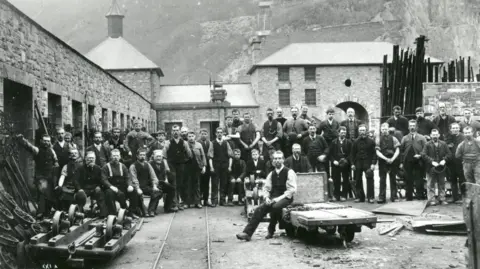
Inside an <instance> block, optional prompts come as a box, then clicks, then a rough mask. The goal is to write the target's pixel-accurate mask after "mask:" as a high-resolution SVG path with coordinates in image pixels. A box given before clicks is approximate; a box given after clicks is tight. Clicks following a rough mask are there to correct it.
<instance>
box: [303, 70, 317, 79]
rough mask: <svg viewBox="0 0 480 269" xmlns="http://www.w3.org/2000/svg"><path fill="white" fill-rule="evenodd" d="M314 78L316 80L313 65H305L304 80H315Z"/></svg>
mask: <svg viewBox="0 0 480 269" xmlns="http://www.w3.org/2000/svg"><path fill="white" fill-rule="evenodd" d="M315 80H316V69H315V67H305V81H315Z"/></svg>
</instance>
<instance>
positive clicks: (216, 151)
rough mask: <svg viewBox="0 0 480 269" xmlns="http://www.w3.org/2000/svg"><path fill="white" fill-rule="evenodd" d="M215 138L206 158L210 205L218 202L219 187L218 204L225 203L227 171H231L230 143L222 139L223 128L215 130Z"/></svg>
mask: <svg viewBox="0 0 480 269" xmlns="http://www.w3.org/2000/svg"><path fill="white" fill-rule="evenodd" d="M216 136H217V139H215V140H214V141H212V143H210V148H209V149H208V158H209V162H210V169H211V172H212V197H211V201H212V207H216V206H217V204H218V191H219V189H220V206H224V205H225V197H226V196H227V194H228V173H229V172H230V171H231V167H232V158H231V156H232V155H233V152H232V149H231V148H230V144H228V143H227V141H225V140H223V129H222V128H220V127H218V128H217V130H216Z"/></svg>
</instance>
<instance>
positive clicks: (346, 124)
mask: <svg viewBox="0 0 480 269" xmlns="http://www.w3.org/2000/svg"><path fill="white" fill-rule="evenodd" d="M348 121H349V119H346V120H344V121H342V122H341V123H340V126H344V127H345V128H347V139H350V140H352V141H353V140H355V139H357V137H358V126H360V125H362V124H363V122H362V121H361V120H359V119H354V121H353V124H354V126H355V137H351V136H350V124H348Z"/></svg>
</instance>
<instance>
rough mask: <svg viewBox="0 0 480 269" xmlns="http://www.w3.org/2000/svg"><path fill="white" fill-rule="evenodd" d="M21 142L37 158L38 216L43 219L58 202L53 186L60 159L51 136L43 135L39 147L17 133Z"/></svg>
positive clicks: (35, 181) (35, 180) (35, 182)
mask: <svg viewBox="0 0 480 269" xmlns="http://www.w3.org/2000/svg"><path fill="white" fill-rule="evenodd" d="M17 139H18V140H19V143H21V144H22V146H24V147H25V148H26V149H27V150H28V151H30V152H31V153H32V154H33V158H34V160H35V179H34V184H35V186H36V188H37V197H38V211H37V218H38V219H42V218H43V217H44V216H45V215H48V214H50V211H51V209H52V207H53V206H54V205H55V203H56V199H55V195H54V191H53V188H54V186H55V181H56V180H55V176H56V175H57V172H56V171H55V170H56V169H58V160H57V155H56V154H55V151H54V150H53V149H52V144H51V143H50V136H48V135H43V136H42V140H41V144H40V146H39V147H38V148H37V147H35V146H34V145H32V144H30V142H28V140H26V139H25V138H23V135H21V134H20V135H17Z"/></svg>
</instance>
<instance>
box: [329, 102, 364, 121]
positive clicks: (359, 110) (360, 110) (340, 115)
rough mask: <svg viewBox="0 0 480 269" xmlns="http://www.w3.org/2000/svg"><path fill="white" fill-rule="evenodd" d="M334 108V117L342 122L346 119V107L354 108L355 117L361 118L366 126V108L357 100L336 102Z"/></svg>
mask: <svg viewBox="0 0 480 269" xmlns="http://www.w3.org/2000/svg"><path fill="white" fill-rule="evenodd" d="M336 108H337V109H335V112H336V113H335V119H336V120H337V121H339V122H342V121H344V120H346V119H347V109H349V108H353V109H354V110H355V118H357V119H359V120H361V121H362V122H363V123H364V124H365V125H366V126H368V121H369V117H368V112H367V110H366V109H365V108H364V107H363V106H362V105H361V104H359V103H357V102H351V101H347V102H342V103H339V104H337V106H336ZM367 128H368V127H367Z"/></svg>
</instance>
